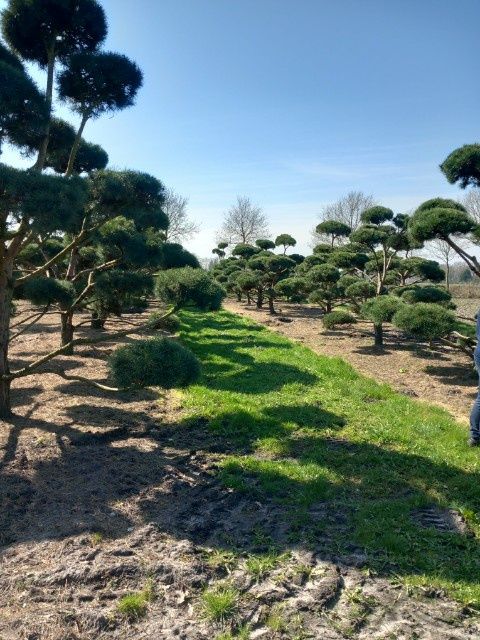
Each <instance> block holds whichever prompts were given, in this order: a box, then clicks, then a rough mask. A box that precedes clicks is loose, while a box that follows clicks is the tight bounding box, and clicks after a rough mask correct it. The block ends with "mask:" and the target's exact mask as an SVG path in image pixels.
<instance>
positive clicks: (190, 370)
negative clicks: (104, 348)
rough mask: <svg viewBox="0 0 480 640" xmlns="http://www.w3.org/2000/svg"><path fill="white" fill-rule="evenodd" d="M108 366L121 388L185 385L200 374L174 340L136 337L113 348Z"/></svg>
mask: <svg viewBox="0 0 480 640" xmlns="http://www.w3.org/2000/svg"><path fill="white" fill-rule="evenodd" d="M108 366H109V369H110V374H111V376H112V378H113V380H114V382H115V384H116V385H117V386H118V387H120V388H122V389H126V388H128V389H130V388H132V389H133V388H143V387H162V388H163V389H173V388H175V387H186V386H187V385H189V384H192V383H193V382H195V380H197V379H198V377H199V375H200V364H199V362H198V360H197V358H196V357H195V356H194V355H193V353H192V352H191V351H189V350H188V349H186V348H185V347H184V346H183V345H181V344H180V343H179V342H177V341H176V340H172V339H170V338H153V339H150V340H136V341H135V342H133V343H132V344H129V345H125V346H123V347H119V348H118V349H116V350H115V351H114V352H113V353H112V355H111V356H110V358H109V361H108Z"/></svg>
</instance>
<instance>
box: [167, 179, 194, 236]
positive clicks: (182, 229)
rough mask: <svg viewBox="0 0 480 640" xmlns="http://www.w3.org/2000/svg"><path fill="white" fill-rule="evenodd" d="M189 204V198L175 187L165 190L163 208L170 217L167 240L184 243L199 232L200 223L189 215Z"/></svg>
mask: <svg viewBox="0 0 480 640" xmlns="http://www.w3.org/2000/svg"><path fill="white" fill-rule="evenodd" d="M187 204H188V198H184V197H183V196H181V195H180V194H178V193H176V192H175V191H174V190H173V189H167V190H166V191H165V204H164V205H163V210H164V212H165V213H166V215H167V217H168V229H167V230H166V231H165V240H166V241H167V242H179V243H182V242H184V241H185V240H189V239H190V238H191V237H192V236H193V235H195V234H196V233H198V232H199V230H200V228H199V226H198V224H197V223H196V222H194V221H193V220H190V218H189V217H188V214H187Z"/></svg>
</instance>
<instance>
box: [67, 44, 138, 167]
mask: <svg viewBox="0 0 480 640" xmlns="http://www.w3.org/2000/svg"><path fill="white" fill-rule="evenodd" d="M142 82H143V76H142V72H141V71H140V69H139V68H138V66H137V65H136V64H135V63H134V62H132V61H131V60H129V59H128V58H127V57H126V56H124V55H121V54H119V53H110V52H107V53H104V52H98V53H97V52H95V53H77V54H74V55H72V56H70V57H69V59H68V66H67V67H66V68H65V69H64V70H63V71H62V72H61V74H60V76H59V79H58V91H59V96H60V99H61V100H63V101H65V102H67V103H68V104H69V105H70V106H71V107H72V109H73V110H74V111H76V112H77V113H78V114H79V115H80V116H81V121H80V126H79V128H78V131H77V134H76V137H75V140H74V142H73V145H72V149H71V152H70V157H69V159H68V165H67V170H66V172H65V175H67V176H69V175H71V174H72V173H73V171H74V166H75V158H76V155H77V152H78V148H79V145H80V140H81V138H82V134H83V130H84V128H85V125H86V124H87V122H88V120H89V119H90V118H98V117H99V116H101V115H102V114H104V113H113V112H115V111H119V110H121V109H125V108H127V107H131V106H132V105H133V104H134V101H135V96H136V94H137V92H138V90H139V89H140V87H141V86H142Z"/></svg>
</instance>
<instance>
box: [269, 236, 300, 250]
mask: <svg viewBox="0 0 480 640" xmlns="http://www.w3.org/2000/svg"><path fill="white" fill-rule="evenodd" d="M296 244H297V241H296V240H295V238H294V237H292V236H291V235H290V234H288V233H281V234H280V235H279V236H277V237H276V238H275V246H276V247H283V255H285V254H286V253H287V249H288V248H289V247H294V246H295V245H296ZM272 248H273V247H272Z"/></svg>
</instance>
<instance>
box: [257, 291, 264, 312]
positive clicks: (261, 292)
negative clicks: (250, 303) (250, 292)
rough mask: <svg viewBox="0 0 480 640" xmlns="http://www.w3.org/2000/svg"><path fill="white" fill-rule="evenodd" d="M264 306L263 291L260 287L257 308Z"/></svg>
mask: <svg viewBox="0 0 480 640" xmlns="http://www.w3.org/2000/svg"><path fill="white" fill-rule="evenodd" d="M262 307H263V291H262V290H261V289H259V290H258V291H257V309H261V308H262Z"/></svg>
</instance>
